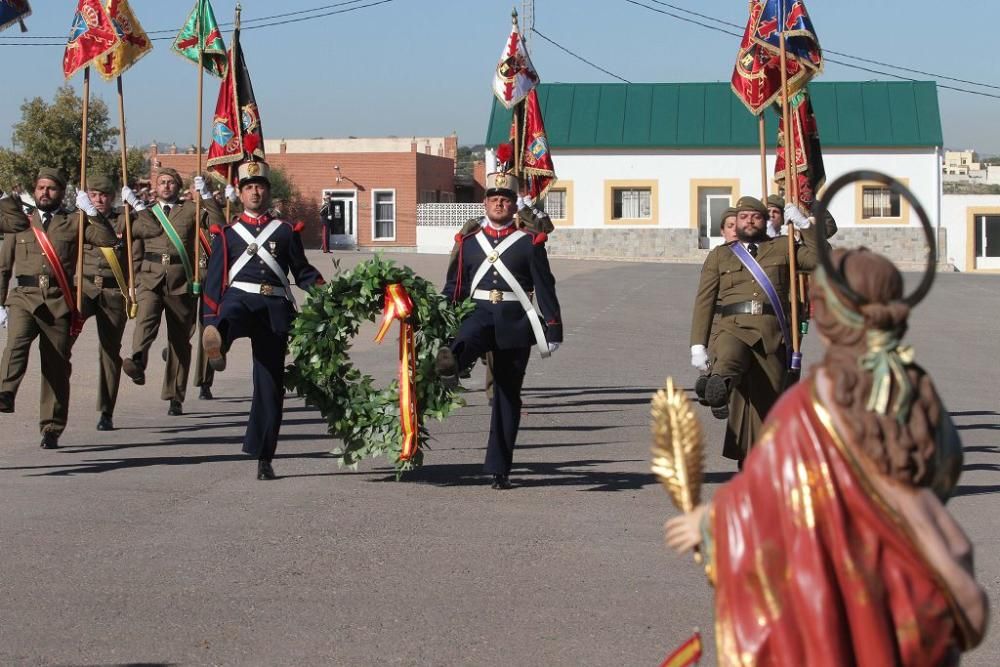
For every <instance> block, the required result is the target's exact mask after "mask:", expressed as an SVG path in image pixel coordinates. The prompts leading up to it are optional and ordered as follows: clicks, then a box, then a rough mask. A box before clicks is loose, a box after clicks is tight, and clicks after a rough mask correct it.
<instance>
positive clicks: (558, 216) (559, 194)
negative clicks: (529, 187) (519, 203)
mask: <svg viewBox="0 0 1000 667" xmlns="http://www.w3.org/2000/svg"><path fill="white" fill-rule="evenodd" d="M542 210H544V211H545V212H546V213H548V214H549V217H550V218H552V219H554V220H565V219H566V191H565V190H549V191H548V192H547V193H546V194H545V199H544V200H543V201H542Z"/></svg>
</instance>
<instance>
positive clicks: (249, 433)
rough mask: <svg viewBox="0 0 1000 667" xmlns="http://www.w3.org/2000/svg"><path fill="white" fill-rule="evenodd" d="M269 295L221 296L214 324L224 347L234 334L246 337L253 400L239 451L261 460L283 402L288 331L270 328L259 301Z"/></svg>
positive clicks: (270, 454) (270, 450)
mask: <svg viewBox="0 0 1000 667" xmlns="http://www.w3.org/2000/svg"><path fill="white" fill-rule="evenodd" d="M228 294H229V293H227V296H228ZM271 298H275V297H265V296H256V295H240V296H239V297H238V298H223V302H222V308H221V309H220V312H219V321H218V325H217V326H218V329H219V333H220V334H222V346H223V349H224V350H229V347H230V346H231V345H232V344H233V341H235V340H237V339H238V338H249V339H250V346H251V349H252V351H253V401H252V402H251V404H250V416H249V418H248V419H247V430H246V435H244V437H243V451H244V452H246V453H247V454H250V455H251V456H256V457H257V458H259V459H260V460H262V461H270V460H271V459H273V458H274V450H275V449H276V448H277V446H278V432H279V431H280V430H281V417H282V412H283V410H284V402H285V350H286V348H287V347H288V334H287V333H286V332H284V331H280V332H279V331H274V330H273V328H272V324H271V319H270V314H269V311H268V309H267V306H266V303H265V302H264V301H263V300H264V299H271ZM258 302H260V303H258Z"/></svg>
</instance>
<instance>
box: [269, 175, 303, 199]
mask: <svg viewBox="0 0 1000 667" xmlns="http://www.w3.org/2000/svg"><path fill="white" fill-rule="evenodd" d="M270 180H271V200H272V201H287V202H291V201H294V200H296V199H298V198H299V191H298V190H297V189H296V188H295V184H294V183H292V179H290V178H289V177H288V174H286V173H285V170H284V169H282V168H281V167H271V176H270Z"/></svg>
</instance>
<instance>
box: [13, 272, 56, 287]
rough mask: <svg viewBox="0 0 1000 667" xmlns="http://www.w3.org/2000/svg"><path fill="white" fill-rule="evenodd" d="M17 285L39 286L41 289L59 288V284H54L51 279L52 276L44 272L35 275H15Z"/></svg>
mask: <svg viewBox="0 0 1000 667" xmlns="http://www.w3.org/2000/svg"><path fill="white" fill-rule="evenodd" d="M17 286H18V287H41V288H42V289H48V288H50V287H51V288H53V289H59V285H58V284H55V281H54V280H52V276H49V275H46V274H44V273H43V274H40V275H37V276H18V277H17Z"/></svg>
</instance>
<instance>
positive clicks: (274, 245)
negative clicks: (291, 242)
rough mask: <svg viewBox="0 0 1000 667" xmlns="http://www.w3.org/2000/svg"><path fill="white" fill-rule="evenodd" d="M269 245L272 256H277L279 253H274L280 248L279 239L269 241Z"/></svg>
mask: <svg viewBox="0 0 1000 667" xmlns="http://www.w3.org/2000/svg"><path fill="white" fill-rule="evenodd" d="M267 245H268V246H269V247H270V248H271V257H277V255H275V254H274V253H275V251H276V250H277V249H278V242H277V241H268V242H267Z"/></svg>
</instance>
